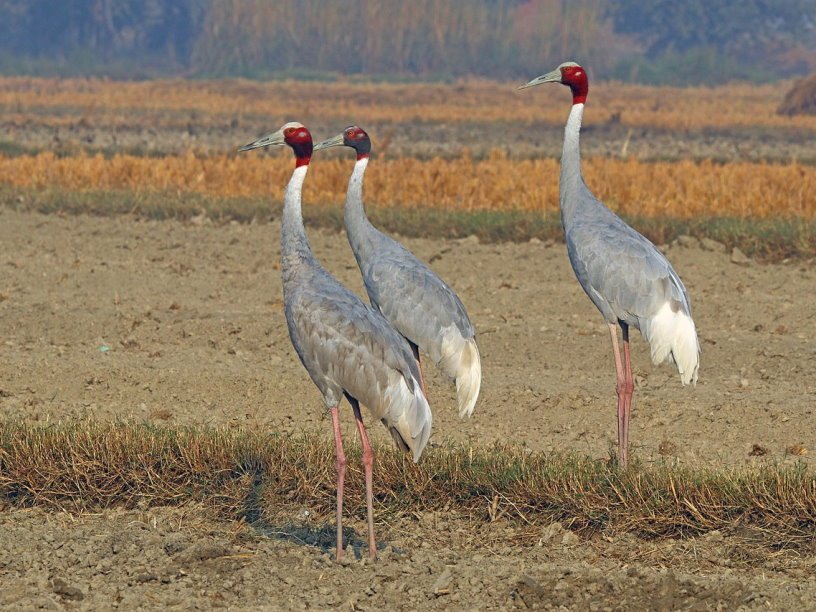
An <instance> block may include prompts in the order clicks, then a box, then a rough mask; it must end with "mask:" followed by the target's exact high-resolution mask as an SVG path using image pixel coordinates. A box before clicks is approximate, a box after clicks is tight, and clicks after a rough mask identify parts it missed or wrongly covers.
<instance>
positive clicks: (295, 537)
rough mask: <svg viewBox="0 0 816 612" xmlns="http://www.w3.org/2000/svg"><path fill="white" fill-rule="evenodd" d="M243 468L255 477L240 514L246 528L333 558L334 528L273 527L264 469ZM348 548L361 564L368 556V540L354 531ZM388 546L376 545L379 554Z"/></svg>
mask: <svg viewBox="0 0 816 612" xmlns="http://www.w3.org/2000/svg"><path fill="white" fill-rule="evenodd" d="M244 467H245V469H246V473H251V474H252V475H253V478H252V487H251V488H250V491H249V494H248V495H247V497H246V499H245V500H244V507H243V512H242V513H241V516H242V518H243V519H244V521H245V522H246V523H247V525H249V526H250V527H251V528H252V529H253V530H254V531H255V532H256V533H257V534H258V535H261V536H264V537H267V538H271V539H273V540H279V541H283V542H291V543H293V544H297V545H299V546H311V547H313V548H317V549H319V550H321V551H322V552H325V553H328V554H330V555H334V553H335V538H336V537H337V532H336V529H335V526H334V525H333V524H329V523H323V524H321V525H310V524H307V523H305V522H303V521H300V522H295V521H289V522H286V523H281V524H278V523H271V522H269V521H268V520H267V519H266V518H264V512H263V506H262V498H263V496H262V491H263V487H264V472H265V467H264V466H261V465H259V464H257V463H256V464H254V465H251V466H249V465H245V466H244ZM349 545H350V546H351V549H352V550H353V551H354V557H355V558H356V559H358V560H359V559H361V558H362V557H363V555H367V554H368V541H367V538H366V537H361V536H359V535H358V534H357V532H356V531H355V530H354V529H353V528H351V527H344V528H343V548H344V549H345V550H346V551H348V547H349ZM388 546H389V544H388V543H387V542H383V541H378V542H377V550H378V551H382V550H385V549H386V548H387V547H388ZM392 551H393V552H394V553H397V554H402V552H403V551H401V550H398V549H396V548H394V547H392Z"/></svg>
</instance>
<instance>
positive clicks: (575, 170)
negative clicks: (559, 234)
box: [559, 104, 589, 226]
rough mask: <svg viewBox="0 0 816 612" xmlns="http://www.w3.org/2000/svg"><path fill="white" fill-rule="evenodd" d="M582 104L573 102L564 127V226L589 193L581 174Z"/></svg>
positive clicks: (562, 180) (562, 198)
mask: <svg viewBox="0 0 816 612" xmlns="http://www.w3.org/2000/svg"><path fill="white" fill-rule="evenodd" d="M583 116H584V105H583V104H573V105H572V110H571V111H570V115H569V119H567V126H566V128H564V149H563V151H562V153H561V185H560V189H559V191H560V200H561V222H562V223H563V224H564V225H565V226H566V225H567V224H568V223H569V222H570V221H572V218H573V217H574V215H575V212H576V209H577V208H578V205H579V204H580V202H582V201H583V200H584V196H585V195H586V194H588V193H589V191H588V189H587V186H586V184H585V183H584V178H583V177H582V176H581V143H580V138H579V135H580V131H581V119H582V117H583Z"/></svg>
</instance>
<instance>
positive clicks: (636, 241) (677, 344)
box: [520, 62, 700, 466]
mask: <svg viewBox="0 0 816 612" xmlns="http://www.w3.org/2000/svg"><path fill="white" fill-rule="evenodd" d="M543 83H561V84H563V85H566V86H567V87H569V88H570V90H571V91H572V110H571V111H570V114H569V119H568V120H567V125H566V128H565V131H564V149H563V152H562V154H561V182H560V188H559V191H560V204H561V223H562V225H563V227H564V236H565V238H566V243H567V253H568V254H569V260H570V263H571V264H572V269H573V271H574V272H575V276H576V277H578V282H579V283H581V287H583V289H584V291H585V292H586V294H587V295H588V296H589V299H590V300H592V303H593V304H595V306H596V307H597V308H598V310H600V311H601V314H602V315H603V317H604V319H605V320H606V322H607V324H608V326H609V332H610V334H611V336H612V350H613V352H614V355H615V372H616V374H617V384H616V387H615V388H616V391H617V395H618V462H619V464H620V465H621V466H625V465H626V464H627V462H628V458H629V454H628V447H629V417H630V413H631V409H632V394H633V393H634V388H635V385H634V380H633V377H632V364H631V361H630V355H629V328H630V327H634V328H635V329H638V330H640V332H641V334H642V335H643V337H644V338H645V339H646V341H647V342H648V343H649V347H650V349H651V356H652V362H653V363H654V364H655V365H657V364H659V363H662V362H664V361H668V362H669V363H673V364H674V365H675V366H676V367H677V370H678V372H679V373H680V382H681V383H682V384H683V385H687V384H689V383H695V384H696V382H697V371H698V369H699V366H700V345H699V342H698V341H697V330H696V328H695V325H694V320H693V319H692V318H691V300H690V298H689V295H688V292H687V291H686V288H685V286H684V285H683V281H681V280H680V277H679V276H678V275H677V273H676V272H675V271H674V268H672V265H671V264H670V263H669V260H668V259H666V257H665V256H664V255H663V253H661V252H660V251H659V250H658V249H657V247H655V245H653V244H652V243H651V242H649V240H647V239H646V238H645V237H644V236H642V235H641V234H639V233H638V232H636V231H635V230H634V229H632V228H631V227H629V226H628V225H627V224H626V223H625V222H624V221H623V220H622V219H621V218H620V217H618V216H617V215H616V214H615V213H613V212H612V211H611V210H609V209H608V208H607V207H606V206H604V204H603V203H602V202H600V201H599V200H598V199H597V198H596V197H595V196H594V195H592V192H591V191H590V190H589V188H588V187H587V186H586V183H584V178H583V176H582V175H581V148H580V141H579V133H580V129H581V119H582V117H583V114H584V104H585V103H586V99H587V93H588V92H589V80H588V79H587V74H586V70H584V69H583V68H582V67H581V66H580V65H578V64H576V63H575V62H565V63H563V64H561V65H560V66H559V67H558V68H556V69H555V70H553V71H552V72H548V73H547V74H544V75H541V76H539V77H536V78H535V79H533V80H532V81H529V82H528V83H526V84H525V85H522V86H521V88H520V89H524V88H527V87H533V86H535V85H541V84H543ZM618 326H620V328H621V333H622V337H623V358H621V354H620V350H619V345H618V335H617V327H618Z"/></svg>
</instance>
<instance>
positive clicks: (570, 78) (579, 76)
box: [561, 64, 589, 104]
mask: <svg viewBox="0 0 816 612" xmlns="http://www.w3.org/2000/svg"><path fill="white" fill-rule="evenodd" d="M561 82H562V83H563V84H564V85H566V86H567V87H569V88H570V89H571V90H572V103H573V104H579V103H580V104H583V103H584V102H586V98H587V93H589V81H588V80H587V75H586V70H584V69H583V67H582V66H578V65H577V64H576V65H569V66H561Z"/></svg>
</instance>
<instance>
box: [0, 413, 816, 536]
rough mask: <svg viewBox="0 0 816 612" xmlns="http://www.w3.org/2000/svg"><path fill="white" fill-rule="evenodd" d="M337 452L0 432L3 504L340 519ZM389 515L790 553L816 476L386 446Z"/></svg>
mask: <svg viewBox="0 0 816 612" xmlns="http://www.w3.org/2000/svg"><path fill="white" fill-rule="evenodd" d="M349 446H350V448H349V451H350V453H349V454H350V464H349V468H350V471H351V474H350V475H349V476H348V477H347V483H348V484H347V498H346V499H347V502H346V503H347V507H348V509H349V511H351V512H353V513H355V514H356V515H358V516H360V517H362V516H364V513H365V502H364V491H363V490H361V489H362V486H361V483H362V481H363V479H362V477H361V474H360V473H359V469H358V468H359V449H358V448H357V447H356V446H352V445H349ZM333 465H334V457H333V445H332V442H331V441H330V440H329V438H328V437H325V438H318V437H308V436H303V437H297V436H289V435H277V434H274V433H266V434H264V433H259V432H255V431H241V430H230V429H215V428H213V429H192V428H180V427H168V426H152V425H147V424H134V423H99V422H80V423H72V424H62V425H52V426H29V425H21V424H14V423H8V422H5V423H2V424H0V497H2V499H3V500H5V502H7V503H9V504H12V505H15V506H42V507H46V508H59V509H63V510H67V511H84V510H96V509H100V508H108V507H112V506H123V507H134V506H136V505H140V506H142V507H144V506H145V505H181V504H185V503H189V502H191V501H199V502H203V503H205V504H208V505H210V506H211V507H213V508H214V509H215V510H216V511H217V512H219V513H221V514H222V515H223V516H226V517H229V518H234V519H238V518H242V517H243V518H245V519H246V518H247V517H251V518H253V519H258V518H263V517H269V518H274V517H275V516H277V515H278V514H280V513H281V512H282V511H283V509H291V508H292V506H293V505H299V506H302V505H306V506H307V507H309V508H310V509H312V510H314V511H316V512H318V513H320V514H322V515H323V516H326V517H329V516H331V514H332V509H333V504H334V467H333ZM375 496H376V499H375V505H376V506H377V508H376V510H377V512H378V516H380V517H383V516H384V515H387V514H389V513H392V514H402V513H408V512H416V511H442V510H451V509H453V510H456V511H459V512H461V513H464V514H465V515H469V516H471V518H473V519H474V520H482V521H489V520H491V519H493V518H495V517H497V516H504V517H506V518H507V519H508V520H511V521H515V522H519V523H520V524H524V525H527V526H530V527H534V526H536V525H543V524H547V523H550V522H552V521H555V520H558V521H562V522H565V523H566V524H568V525H569V526H570V528H572V529H575V530H581V531H585V532H597V531H602V532H606V533H609V534H614V533H620V532H629V533H634V534H637V535H639V536H643V537H682V536H689V535H695V534H701V533H705V532H708V531H712V530H724V531H738V532H740V533H742V534H746V533H750V534H752V537H757V538H760V539H762V540H763V541H765V542H766V543H770V544H773V545H775V546H779V547H785V546H799V545H811V544H813V542H814V539H816V479H815V478H814V475H813V473H812V471H810V470H809V469H808V468H807V467H805V466H804V465H802V464H798V465H793V466H780V465H769V466H765V467H760V468H755V469H750V470H749V469H744V470H718V471H714V470H695V469H690V468H683V467H678V466H673V465H670V464H665V465H657V466H652V467H645V466H641V465H637V464H636V465H635V466H634V467H632V468H630V469H627V470H625V471H619V470H617V469H615V468H613V467H610V465H609V464H608V463H607V462H604V461H596V460H592V459H589V458H587V457H583V456H579V455H564V454H537V453H530V452H528V451H526V450H525V449H523V448H519V447H512V446H496V447H490V448H472V447H466V446H460V445H450V444H444V445H441V446H437V447H432V448H430V449H429V450H428V451H426V454H425V455H424V456H423V459H422V461H421V462H420V464H419V465H415V464H413V463H412V462H411V461H410V460H409V459H408V458H407V457H406V456H404V455H402V454H399V453H397V452H396V451H395V450H393V449H392V448H391V447H388V448H380V449H378V451H377V476H376V479H375Z"/></svg>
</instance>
